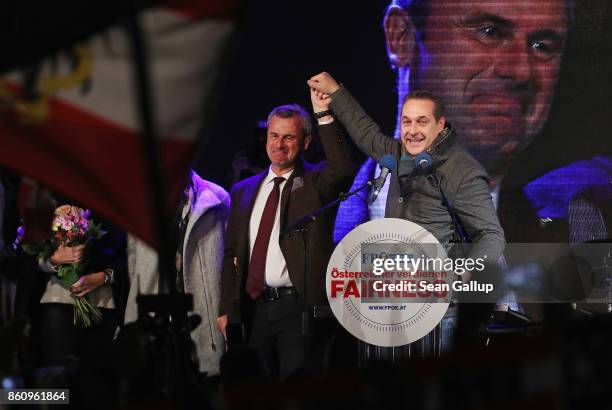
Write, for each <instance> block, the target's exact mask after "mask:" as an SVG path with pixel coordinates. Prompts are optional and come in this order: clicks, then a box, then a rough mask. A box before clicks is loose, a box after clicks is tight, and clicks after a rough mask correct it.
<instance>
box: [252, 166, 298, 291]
mask: <svg viewBox="0 0 612 410" xmlns="http://www.w3.org/2000/svg"><path fill="white" fill-rule="evenodd" d="M292 173H293V170H291V171H289V172H286V173H284V174H283V175H280V176H282V177H283V178H285V181H283V182H281V183H280V185H279V189H280V196H279V199H278V206H277V207H276V215H275V216H274V226H273V227H272V234H271V235H270V243H269V244H268V254H267V255H266V285H268V286H271V287H273V288H281V287H285V286H293V284H292V283H291V279H289V271H287V262H286V261H285V257H284V256H283V252H282V251H281V248H280V243H279V235H280V207H281V200H280V198H281V197H282V194H283V188H284V187H285V185H287V179H289V177H290V176H291V174H292ZM277 176H278V175H276V174H275V173H274V172H273V171H272V168H269V170H268V175H266V177H265V179H264V180H263V182H262V184H261V187H260V188H259V192H258V193H257V197H256V198H255V204H254V205H253V212H252V213H251V219H250V221H249V249H250V251H249V260H250V255H251V253H252V252H253V246H254V245H255V239H256V238H257V231H258V230H259V222H260V221H261V216H262V214H263V211H264V208H265V206H266V202H267V201H268V196H269V195H270V193H271V192H272V188H274V178H276V177H277Z"/></svg>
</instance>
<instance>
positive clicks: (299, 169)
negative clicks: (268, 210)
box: [280, 159, 304, 230]
mask: <svg viewBox="0 0 612 410" xmlns="http://www.w3.org/2000/svg"><path fill="white" fill-rule="evenodd" d="M303 174H304V163H303V161H302V160H301V159H300V160H297V161H296V163H295V169H294V170H293V172H292V173H291V176H290V177H289V179H288V180H287V182H286V183H285V186H284V187H283V193H282V194H281V207H280V226H281V230H282V229H283V228H284V227H285V226H287V207H288V206H289V197H290V196H291V191H292V189H293V181H294V180H295V179H296V178H298V177H299V178H302V175H303ZM302 183H303V182H302Z"/></svg>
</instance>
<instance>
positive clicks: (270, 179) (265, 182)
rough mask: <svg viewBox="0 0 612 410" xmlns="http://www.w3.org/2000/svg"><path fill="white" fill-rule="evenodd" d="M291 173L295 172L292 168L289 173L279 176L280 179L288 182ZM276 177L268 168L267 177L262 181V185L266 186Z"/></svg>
mask: <svg viewBox="0 0 612 410" xmlns="http://www.w3.org/2000/svg"><path fill="white" fill-rule="evenodd" d="M293 171H295V168H293V169H292V170H291V171H287V172H285V173H284V174H283V175H281V177H283V178H285V180H288V179H289V177H290V176H291V174H293ZM277 176H278V175H276V174H275V173H274V171H272V167H269V168H268V175H266V178H265V179H264V182H263V183H264V184H268V183H270V182H272V180H274V178H276V177H277Z"/></svg>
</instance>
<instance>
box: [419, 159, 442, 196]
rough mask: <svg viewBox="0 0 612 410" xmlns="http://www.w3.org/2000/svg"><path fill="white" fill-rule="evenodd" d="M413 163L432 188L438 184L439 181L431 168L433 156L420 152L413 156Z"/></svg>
mask: <svg viewBox="0 0 612 410" xmlns="http://www.w3.org/2000/svg"><path fill="white" fill-rule="evenodd" d="M414 163H415V164H416V167H417V168H418V169H419V170H420V171H421V172H422V173H423V175H425V176H426V177H427V179H428V180H429V182H430V183H431V184H432V185H433V187H434V188H438V187H439V186H440V181H439V180H438V176H437V175H436V173H435V172H434V169H433V158H432V157H431V155H430V154H429V153H428V152H421V153H420V154H419V155H417V156H416V157H415V158H414Z"/></svg>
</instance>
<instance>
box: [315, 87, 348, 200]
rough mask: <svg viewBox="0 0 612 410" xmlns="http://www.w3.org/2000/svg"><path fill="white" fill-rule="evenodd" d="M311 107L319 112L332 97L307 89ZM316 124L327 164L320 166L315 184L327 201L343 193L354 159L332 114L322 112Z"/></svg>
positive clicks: (325, 109) (327, 105)
mask: <svg viewBox="0 0 612 410" xmlns="http://www.w3.org/2000/svg"><path fill="white" fill-rule="evenodd" d="M310 98H311V101H312V110H313V112H314V113H315V115H316V114H317V113H319V114H320V115H323V114H325V112H327V111H328V110H329V104H330V102H331V98H330V97H329V96H328V95H326V94H322V93H319V92H317V91H315V90H314V89H312V88H311V89H310ZM317 127H318V130H319V137H320V138H321V145H322V146H323V151H324V152H325V158H326V159H327V163H326V166H325V167H324V168H323V169H322V171H321V173H320V174H319V176H318V178H317V179H316V180H315V184H316V187H317V190H318V191H319V193H321V195H322V197H323V198H324V200H325V201H326V202H328V201H332V200H334V199H336V198H337V197H338V194H339V193H340V192H346V190H347V189H348V188H350V186H351V182H352V180H353V177H354V176H355V175H354V172H353V160H352V157H351V149H350V147H349V146H348V144H347V143H346V141H345V137H344V133H342V132H341V130H340V129H339V127H337V126H336V124H335V123H334V117H333V116H331V115H324V116H321V117H320V118H317Z"/></svg>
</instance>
